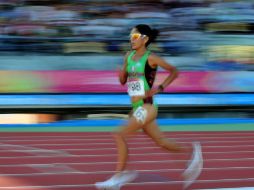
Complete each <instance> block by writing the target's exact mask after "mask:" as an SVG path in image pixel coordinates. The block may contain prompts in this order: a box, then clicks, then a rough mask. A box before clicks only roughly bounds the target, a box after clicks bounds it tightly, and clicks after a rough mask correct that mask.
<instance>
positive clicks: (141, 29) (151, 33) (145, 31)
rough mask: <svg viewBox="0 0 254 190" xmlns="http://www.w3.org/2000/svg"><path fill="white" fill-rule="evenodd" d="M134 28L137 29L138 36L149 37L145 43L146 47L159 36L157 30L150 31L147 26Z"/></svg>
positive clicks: (141, 25) (142, 25) (140, 25)
mask: <svg viewBox="0 0 254 190" xmlns="http://www.w3.org/2000/svg"><path fill="white" fill-rule="evenodd" d="M134 28H136V29H137V31H138V32H140V34H143V35H146V36H148V37H149V40H148V41H147V42H146V47H147V46H149V44H150V43H151V42H154V41H155V39H156V38H157V36H158V35H159V30H157V29H151V27H150V26H148V25H147V24H139V25H136V26H135V27H134Z"/></svg>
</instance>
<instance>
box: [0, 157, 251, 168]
mask: <svg viewBox="0 0 254 190" xmlns="http://www.w3.org/2000/svg"><path fill="white" fill-rule="evenodd" d="M186 161H187V160H183V159H181V160H138V161H130V162H129V163H130V164H142V163H151V164H153V163H177V162H186ZM214 161H216V162H224V161H227V162H230V161H239V158H228V159H227V158H218V159H209V158H207V159H206V160H205V162H214ZM241 161H253V163H254V158H241ZM116 163H117V162H114V161H112V162H103V161H102V162H87V163H86V162H74V163H73V162H62V163H61V162H54V163H51V164H55V165H57V164H64V165H107V164H116ZM37 165H38V166H41V165H42V166H43V165H48V164H4V165H0V167H7V168H12V167H23V166H25V167H33V166H37Z"/></svg>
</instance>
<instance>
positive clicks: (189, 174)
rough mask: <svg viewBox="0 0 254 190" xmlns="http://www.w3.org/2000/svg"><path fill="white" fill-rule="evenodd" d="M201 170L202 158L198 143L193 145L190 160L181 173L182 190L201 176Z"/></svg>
mask: <svg viewBox="0 0 254 190" xmlns="http://www.w3.org/2000/svg"><path fill="white" fill-rule="evenodd" d="M202 169H203V156H202V150H201V145H200V143H199V142H195V143H193V153H192V159H191V160H190V163H189V165H188V167H187V169H186V170H185V171H184V173H183V177H184V189H186V188H187V187H189V186H190V185H191V184H192V183H193V182H194V181H195V180H196V179H197V178H198V177H199V175H200V174H201V171H202Z"/></svg>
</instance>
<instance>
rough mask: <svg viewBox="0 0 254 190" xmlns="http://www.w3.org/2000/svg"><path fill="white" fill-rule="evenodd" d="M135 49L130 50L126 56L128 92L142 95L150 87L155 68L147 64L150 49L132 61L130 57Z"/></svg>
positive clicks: (132, 94) (131, 94)
mask: <svg viewBox="0 0 254 190" xmlns="http://www.w3.org/2000/svg"><path fill="white" fill-rule="evenodd" d="M135 53H136V51H135V50H134V51H132V52H131V53H130V55H129V56H128V58H127V68H126V70H127V73H128V93H129V95H130V96H135V95H144V94H143V93H144V92H145V91H147V90H150V89H151V88H152V85H153V83H154V80H155V76H156V71H157V67H156V68H152V67H151V66H150V65H149V64H148V57H149V55H150V51H146V52H145V53H144V55H143V56H142V57H141V58H140V59H139V60H138V61H134V60H133V59H132V57H133V56H134V55H135Z"/></svg>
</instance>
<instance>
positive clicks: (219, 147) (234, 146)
mask: <svg viewBox="0 0 254 190" xmlns="http://www.w3.org/2000/svg"><path fill="white" fill-rule="evenodd" d="M202 147H203V148H217V149H224V148H232V147H233V148H236V149H238V148H246V147H247V148H248V147H251V148H254V145H231V146H224V145H220V146H211V145H210V146H209V145H208V146H207V145H202ZM143 149H161V148H160V147H159V146H144V147H131V148H130V150H143ZM49 150H54V149H49ZM57 150H58V151H91V150H93V151H102V150H117V148H60V149H57ZM8 151H10V152H30V151H34V150H33V149H26V150H20V149H8ZM0 152H4V153H5V152H6V150H0Z"/></svg>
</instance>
